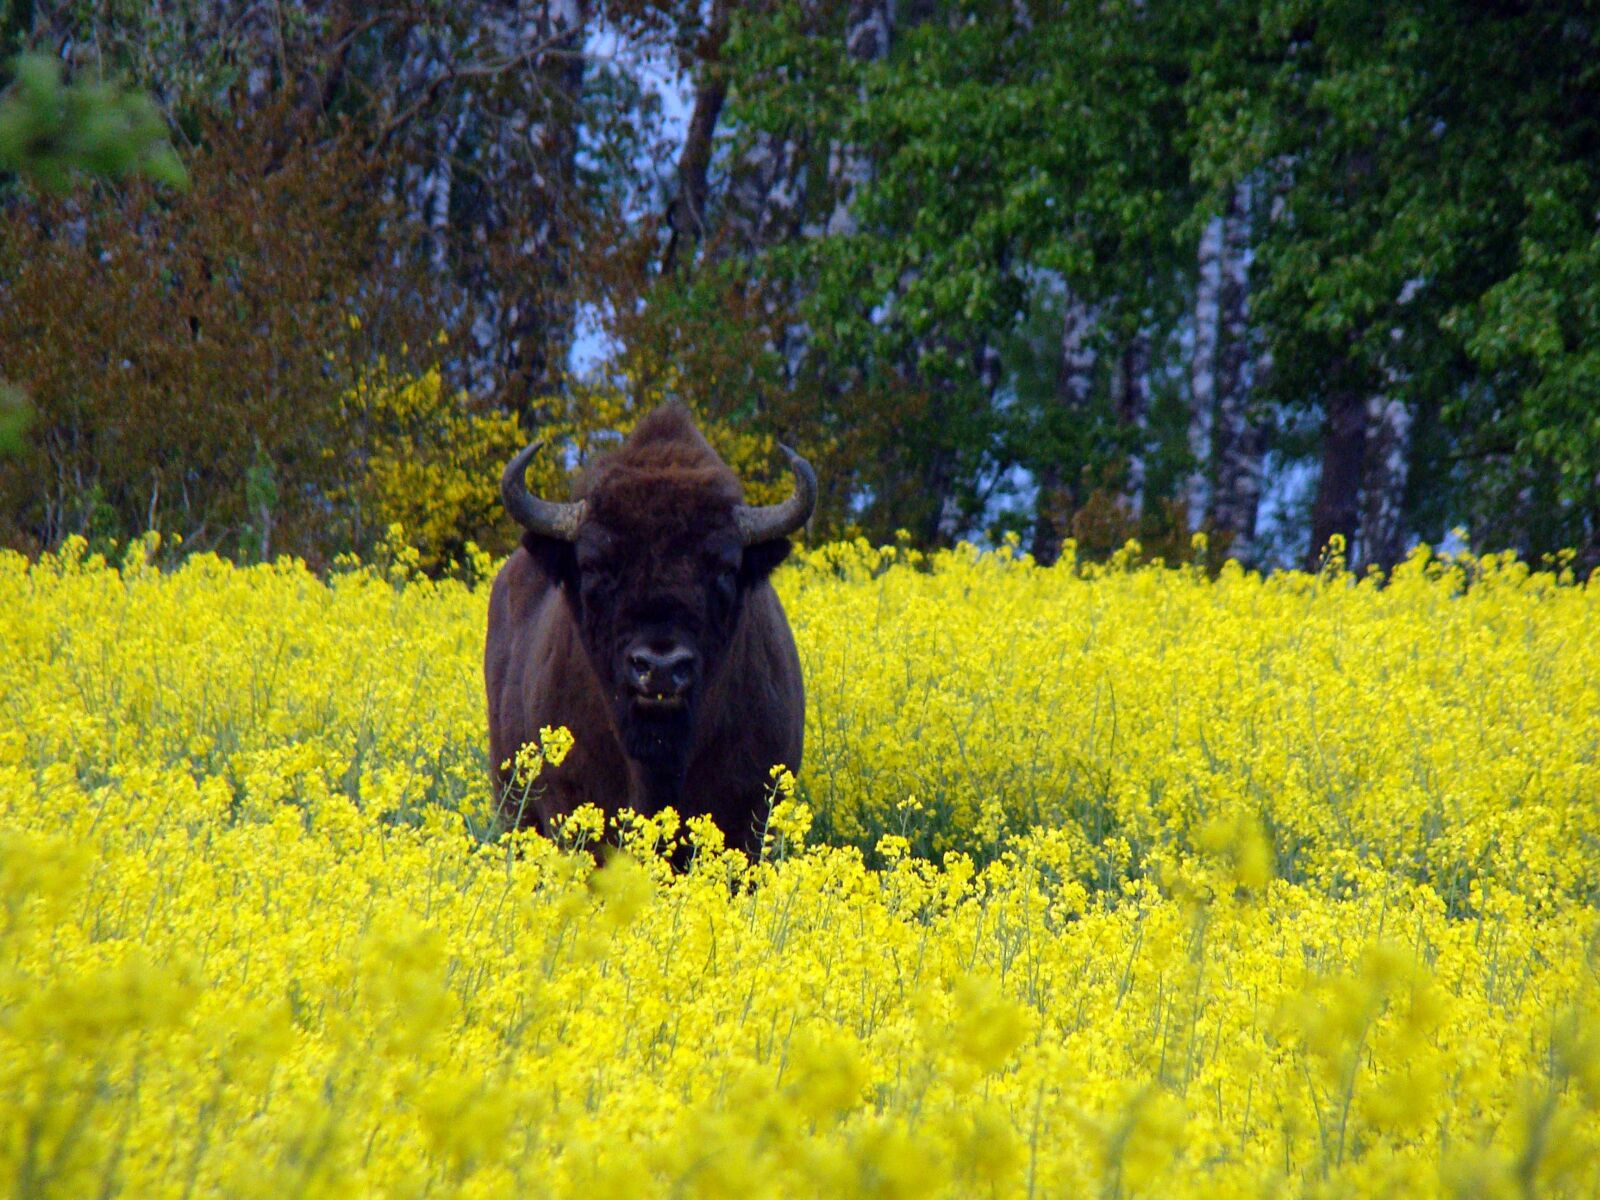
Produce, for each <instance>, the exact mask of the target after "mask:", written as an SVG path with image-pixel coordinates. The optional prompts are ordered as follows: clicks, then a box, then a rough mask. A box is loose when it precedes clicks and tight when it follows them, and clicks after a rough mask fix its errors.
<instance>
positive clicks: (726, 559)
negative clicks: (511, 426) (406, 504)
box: [483, 405, 817, 851]
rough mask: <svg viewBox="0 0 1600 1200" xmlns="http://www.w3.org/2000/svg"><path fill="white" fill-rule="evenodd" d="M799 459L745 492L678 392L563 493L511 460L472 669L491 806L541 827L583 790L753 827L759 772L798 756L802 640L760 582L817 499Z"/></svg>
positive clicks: (586, 799)
mask: <svg viewBox="0 0 1600 1200" xmlns="http://www.w3.org/2000/svg"><path fill="white" fill-rule="evenodd" d="M780 448H781V449H782V450H783V452H784V454H785V455H786V456H787V457H788V459H789V464H790V468H791V469H792V470H793V472H794V479H795V489H794V492H793V494H792V495H791V496H790V497H789V498H788V499H787V500H785V501H783V502H782V503H781V504H773V505H766V506H761V507H754V506H748V505H746V504H744V503H743V494H742V489H741V487H740V485H739V480H738V477H737V476H735V475H734V473H733V471H732V470H731V469H730V468H729V467H728V465H727V464H726V463H725V462H723V461H722V459H721V458H720V457H719V456H718V455H717V452H716V451H715V450H713V449H712V448H711V445H710V444H709V443H708V442H707V441H706V440H705V438H704V437H703V436H701V434H700V431H699V430H698V429H696V428H695V426H694V422H693V420H692V419H691V418H690V416H689V414H688V412H687V411H686V410H685V409H683V408H682V407H681V406H678V405H669V406H667V407H664V408H660V409H657V410H656V411H655V412H653V413H651V414H650V415H648V416H647V417H645V418H644V420H642V421H641V422H640V423H639V425H638V426H637V427H636V428H635V430H634V431H633V434H632V436H630V437H629V438H628V440H627V441H626V442H625V443H624V444H623V445H622V446H620V447H619V448H618V449H617V450H615V451H613V452H612V453H611V454H610V455H608V456H607V457H605V458H603V459H601V460H600V461H598V462H597V463H596V464H595V465H594V466H593V467H592V468H591V469H590V470H589V471H588V473H587V474H586V476H585V478H584V479H583V481H582V483H581V484H580V485H579V487H578V489H577V499H576V500H575V501H574V502H572V503H567V504H561V503H554V502H552V501H548V500H542V499H539V498H538V497H535V496H532V495H530V494H529V492H528V490H527V485H526V482H525V480H524V475H525V472H526V470H527V466H528V463H529V461H530V460H531V459H532V457H533V455H534V454H535V453H536V452H537V450H538V449H539V443H535V444H534V445H531V446H529V447H528V448H527V449H526V450H524V451H522V453H520V454H518V455H517V456H516V457H515V458H514V459H512V460H511V463H510V465H509V466H507V467H506V471H505V474H504V476H503V477H502V479H501V485H500V494H501V497H502V498H503V500H504V501H505V506H506V509H507V511H508V512H510V513H511V515H512V516H513V517H515V518H516V519H517V521H518V522H519V523H520V524H521V525H522V526H523V528H524V530H525V531H526V532H525V533H524V534H523V538H522V545H521V547H519V548H518V549H517V550H516V551H515V552H514V553H513V554H512V555H511V557H510V558H509V559H508V560H507V561H506V564H505V566H504V567H502V568H501V570H500V574H499V575H498V576H497V577H496V578H495V581H494V588H493V591H492V592H491V593H490V598H489V630H488V637H487V639H486V642H485V646H484V660H483V673H484V683H485V686H486V690H487V692H488V699H489V754H490V764H491V767H492V769H493V772H494V783H495V788H496V795H497V796H500V797H502V812H503V814H504V815H505V816H506V817H508V818H509V819H511V820H513V821H517V822H518V823H520V824H522V825H535V826H537V827H538V828H539V829H540V830H541V831H543V832H545V833H547V834H548V833H549V832H550V831H551V825H552V822H553V821H554V820H555V819H556V818H557V817H558V816H560V815H562V814H565V813H568V812H571V811H572V810H573V809H574V808H576V807H577V806H578V805H580V804H584V803H590V804H594V805H595V806H597V807H598V808H600V809H601V810H602V811H604V812H605V813H607V814H611V813H614V812H616V810H617V809H619V808H623V807H628V808H632V809H633V810H635V811H636V812H642V813H655V812H657V811H659V810H660V809H661V808H663V807H665V806H668V805H671V806H672V807H673V808H675V809H676V810H677V811H678V813H679V814H680V815H682V816H690V815H694V814H700V813H708V814H710V815H711V817H712V818H713V819H714V820H715V821H716V823H717V825H718V826H719V827H720V828H721V830H722V832H723V834H724V835H725V836H726V838H727V839H728V842H729V844H730V845H736V846H742V847H743V848H745V849H746V850H751V851H754V850H755V849H757V848H758V847H759V844H760V828H759V826H760V823H761V821H762V819H763V818H764V815H765V801H766V795H767V789H768V787H769V786H770V782H771V781H770V774H769V773H770V771H771V768H772V767H773V766H774V764H777V763H782V764H783V765H785V766H787V767H789V768H791V769H792V770H798V769H799V767H800V751H801V737H802V724H803V721H804V717H805V696H804V692H803V689H802V685H801V679H800V659H799V657H798V655H797V654H796V653H795V647H794V638H793V636H792V635H791V634H790V632H789V622H788V620H787V619H786V618H785V617H784V613H783V608H782V606H781V605H780V604H779V603H778V597H777V595H776V593H774V592H773V590H772V585H771V584H770V583H769V582H768V576H769V575H770V574H771V573H772V570H773V568H774V567H776V566H777V565H778V564H779V563H781V562H782V561H783V559H784V558H785V557H786V556H787V555H788V553H789V536H790V535H791V534H793V533H794V532H795V531H796V530H798V529H799V528H800V527H801V526H802V525H804V524H805V522H806V521H807V519H808V518H809V517H810V515H811V511H812V509H813V507H814V506H815V504H816V495H817V484H816V475H815V474H814V473H813V471H812V470H811V467H810V466H809V465H807V463H806V461H805V460H804V459H802V458H801V457H800V456H799V455H798V454H796V453H794V451H792V450H790V449H789V448H788V447H786V446H785V447H780ZM546 725H549V726H559V725H564V726H566V727H567V728H568V729H569V730H571V732H572V734H573V737H574V739H575V744H574V746H573V749H572V751H571V753H570V754H569V755H568V756H567V758H566V760H565V761H564V762H563V763H562V764H561V766H559V767H555V768H549V767H547V768H546V769H545V771H544V774H543V775H541V776H540V778H539V780H538V782H537V784H535V785H534V787H533V788H532V789H531V790H527V795H526V797H524V796H523V794H522V792H523V791H524V790H526V789H518V788H511V789H507V787H506V782H507V781H506V778H505V776H506V773H505V772H503V771H502V770H501V764H502V763H504V762H506V761H507V760H508V759H511V758H512V757H513V756H514V755H515V754H516V752H517V749H518V748H519V747H520V746H522V745H524V744H525V743H527V742H529V741H532V740H534V738H535V737H536V736H537V733H538V730H539V729H540V728H541V727H542V726H546Z"/></svg>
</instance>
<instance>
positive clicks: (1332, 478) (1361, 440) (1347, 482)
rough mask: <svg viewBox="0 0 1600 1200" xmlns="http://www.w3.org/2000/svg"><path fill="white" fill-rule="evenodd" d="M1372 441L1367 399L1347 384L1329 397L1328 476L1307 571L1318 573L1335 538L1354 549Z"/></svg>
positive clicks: (1316, 507) (1316, 505) (1320, 485)
mask: <svg viewBox="0 0 1600 1200" xmlns="http://www.w3.org/2000/svg"><path fill="white" fill-rule="evenodd" d="M1335 378H1337V375H1335ZM1366 441H1367V402H1366V397H1365V396H1364V395H1363V394H1362V391H1361V389H1359V388H1356V387H1352V386H1350V385H1349V383H1348V382H1345V381H1341V382H1340V384H1339V385H1338V386H1336V387H1335V388H1334V389H1333V390H1332V391H1330V392H1329V394H1328V400H1327V413H1326V416H1325V418H1324V421H1323V430H1322V475H1321V478H1319V479H1318V480H1317V497H1316V500H1315V501H1314V502H1313V504H1312V508H1311V548H1310V551H1309V553H1308V554H1307V558H1306V569H1307V570H1311V571H1314V570H1316V569H1317V567H1318V565H1319V564H1320V563H1321V561H1322V552H1323V549H1324V547H1326V546H1327V544H1328V541H1329V539H1330V538H1332V537H1333V535H1334V534H1336V533H1337V534H1342V535H1343V537H1344V541H1345V549H1346V552H1347V553H1348V551H1349V550H1350V549H1351V547H1352V546H1353V544H1354V541H1355V534H1356V522H1357V519H1358V517H1359V511H1360V500H1361V465H1362V459H1363V457H1364V455H1365V450H1366Z"/></svg>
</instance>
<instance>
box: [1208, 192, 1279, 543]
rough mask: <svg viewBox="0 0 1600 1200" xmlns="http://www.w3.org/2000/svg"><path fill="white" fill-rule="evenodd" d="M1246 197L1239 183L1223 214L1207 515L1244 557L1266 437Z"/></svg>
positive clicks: (1257, 496)
mask: <svg viewBox="0 0 1600 1200" xmlns="http://www.w3.org/2000/svg"><path fill="white" fill-rule="evenodd" d="M1250 200H1251V196H1250V185H1249V184H1248V183H1241V184H1240V185H1239V186H1238V187H1237V188H1235V189H1234V192H1233V194H1232V195H1231V196H1230V197H1229V199H1228V206H1227V209H1226V210H1225V212H1224V214H1223V236H1222V256H1221V257H1222V274H1221V290H1220V297H1219V305H1218V307H1219V310H1220V313H1219V316H1220V332H1219V341H1220V349H1219V350H1218V353H1217V367H1216V428H1215V430H1214V433H1213V437H1212V453H1213V466H1212V477H1213V481H1214V486H1213V488H1212V494H1211V505H1210V509H1209V512H1208V515H1207V522H1208V524H1209V525H1210V526H1211V527H1212V528H1213V529H1214V530H1216V531H1217V533H1219V534H1222V535H1225V536H1226V537H1227V538H1228V539H1229V547H1228V548H1229V552H1230V553H1231V554H1232V555H1233V556H1234V557H1235V558H1239V559H1242V560H1244V561H1247V562H1248V561H1250V560H1251V558H1252V557H1253V556H1254V553H1255V535H1256V518H1257V514H1258V511H1259V509H1260V506H1261V470H1262V454H1263V450H1264V444H1265V440H1266V439H1265V437H1264V436H1263V430H1262V429H1261V427H1260V424H1259V422H1258V421H1257V420H1256V419H1255V418H1254V417H1253V415H1252V413H1251V411H1250V382H1251V380H1250V376H1249V351H1250V345H1249V337H1250V327H1249V279H1248V274H1247V272H1248V254H1249V239H1250Z"/></svg>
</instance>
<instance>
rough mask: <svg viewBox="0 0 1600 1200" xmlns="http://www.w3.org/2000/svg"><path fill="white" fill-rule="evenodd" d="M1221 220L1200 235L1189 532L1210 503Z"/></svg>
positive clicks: (1188, 486)
mask: <svg viewBox="0 0 1600 1200" xmlns="http://www.w3.org/2000/svg"><path fill="white" fill-rule="evenodd" d="M1222 225H1223V222H1222V218H1221V217H1213V218H1212V219H1211V220H1210V221H1208V222H1207V223H1206V227H1205V232H1204V233H1202V234H1201V236H1200V249H1199V277H1198V280H1197V282H1196V284H1195V297H1194V350H1193V355H1192V357H1191V359H1190V364H1189V393H1190V404H1191V407H1190V410H1189V454H1190V456H1191V457H1192V458H1193V459H1194V468H1193V470H1191V471H1190V473H1189V479H1188V481H1187V484H1186V486H1185V488H1184V499H1185V500H1186V502H1187V504H1188V509H1189V528H1190V529H1191V530H1193V529H1199V528H1200V526H1201V525H1202V524H1203V523H1204V521H1205V516H1206V509H1207V505H1208V504H1209V502H1210V499H1211V482H1210V480H1211V467H1212V462H1211V436H1212V433H1211V431H1212V419H1213V415H1214V410H1215V408H1216V402H1217V374H1216V371H1217V335H1218V332H1219V328H1218V314H1219V308H1220V301H1221V292H1222Z"/></svg>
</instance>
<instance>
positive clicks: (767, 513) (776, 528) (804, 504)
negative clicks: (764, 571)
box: [733, 442, 817, 546]
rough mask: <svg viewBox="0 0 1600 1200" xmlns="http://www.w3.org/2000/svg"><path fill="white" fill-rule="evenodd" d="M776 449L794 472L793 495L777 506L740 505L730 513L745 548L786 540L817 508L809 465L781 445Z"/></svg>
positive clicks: (813, 476)
mask: <svg viewBox="0 0 1600 1200" xmlns="http://www.w3.org/2000/svg"><path fill="white" fill-rule="evenodd" d="M778 449H779V450H782V451H783V456H784V457H785V458H787V459H788V460H789V469H790V470H791V471H793V472H794V491H793V492H792V493H791V494H790V496H789V498H788V499H787V500H784V501H782V502H780V503H778V504H763V505H760V506H758V507H757V506H751V505H747V504H741V505H739V506H738V507H736V508H735V509H734V510H733V519H734V522H735V523H736V524H737V525H738V527H739V537H740V539H741V540H742V541H743V542H744V544H745V545H746V546H753V545H755V544H756V543H757V542H770V541H773V540H774V539H776V538H781V537H788V536H789V535H790V534H791V533H793V532H794V531H795V530H797V529H799V528H800V526H802V525H804V524H805V523H806V522H807V521H809V520H810V519H811V510H812V509H814V508H816V506H817V473H816V472H815V471H813V470H812V469H811V464H810V463H808V462H807V461H806V460H805V459H803V458H801V457H800V456H799V455H798V454H796V453H795V452H794V451H793V450H791V449H789V447H787V446H785V445H784V444H783V443H782V442H779V443H778Z"/></svg>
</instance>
